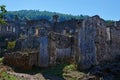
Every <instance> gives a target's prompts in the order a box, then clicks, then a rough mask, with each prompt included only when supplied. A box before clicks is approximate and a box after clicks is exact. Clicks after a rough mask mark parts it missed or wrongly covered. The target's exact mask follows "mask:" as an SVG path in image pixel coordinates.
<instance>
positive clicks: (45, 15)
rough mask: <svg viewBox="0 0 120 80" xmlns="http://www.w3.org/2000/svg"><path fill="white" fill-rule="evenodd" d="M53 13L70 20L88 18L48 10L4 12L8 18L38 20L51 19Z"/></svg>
mask: <svg viewBox="0 0 120 80" xmlns="http://www.w3.org/2000/svg"><path fill="white" fill-rule="evenodd" d="M53 15H59V20H60V21H64V20H70V19H83V18H88V16H86V15H84V16H83V15H77V16H73V15H71V14H61V13H56V12H48V11H39V10H20V11H8V13H7V14H5V17H6V18H7V19H8V20H14V19H16V16H17V19H19V20H26V19H27V20H39V19H47V20H49V21H51V20H52V16H53Z"/></svg>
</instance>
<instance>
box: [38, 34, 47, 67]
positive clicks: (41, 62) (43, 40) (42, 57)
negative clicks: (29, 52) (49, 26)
mask: <svg viewBox="0 0 120 80" xmlns="http://www.w3.org/2000/svg"><path fill="white" fill-rule="evenodd" d="M39 40H40V47H39V55H38V66H40V67H48V65H49V54H48V53H49V52H48V37H47V36H40V38H39Z"/></svg>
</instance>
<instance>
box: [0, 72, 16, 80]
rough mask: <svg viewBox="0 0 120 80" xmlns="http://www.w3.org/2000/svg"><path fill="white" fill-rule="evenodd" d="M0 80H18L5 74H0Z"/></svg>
mask: <svg viewBox="0 0 120 80" xmlns="http://www.w3.org/2000/svg"><path fill="white" fill-rule="evenodd" d="M0 80H18V79H17V78H16V77H15V76H13V75H10V74H8V73H6V72H2V73H1V75H0Z"/></svg>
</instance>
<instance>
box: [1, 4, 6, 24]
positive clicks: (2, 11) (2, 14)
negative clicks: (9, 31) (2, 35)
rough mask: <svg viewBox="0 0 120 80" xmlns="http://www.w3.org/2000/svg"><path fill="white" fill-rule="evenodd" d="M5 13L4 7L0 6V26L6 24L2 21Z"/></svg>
mask: <svg viewBox="0 0 120 80" xmlns="http://www.w3.org/2000/svg"><path fill="white" fill-rule="evenodd" d="M6 12H7V10H6V9H5V5H0V24H4V25H5V24H6V22H5V21H4V20H3V18H4V14H5V13H6Z"/></svg>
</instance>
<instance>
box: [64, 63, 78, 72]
mask: <svg viewBox="0 0 120 80" xmlns="http://www.w3.org/2000/svg"><path fill="white" fill-rule="evenodd" d="M75 70H77V68H76V65H75V64H70V65H67V66H65V67H64V69H63V72H70V71H75Z"/></svg>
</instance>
